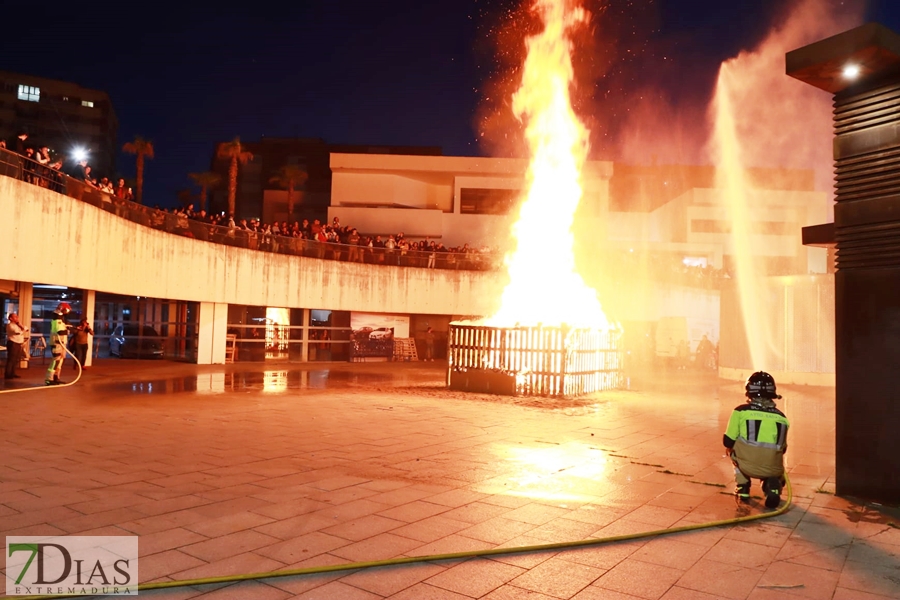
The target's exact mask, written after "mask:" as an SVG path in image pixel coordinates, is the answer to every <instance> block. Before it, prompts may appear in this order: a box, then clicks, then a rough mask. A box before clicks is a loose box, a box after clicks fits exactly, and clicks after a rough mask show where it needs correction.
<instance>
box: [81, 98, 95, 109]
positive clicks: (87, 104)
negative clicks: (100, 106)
mask: <svg viewBox="0 0 900 600" xmlns="http://www.w3.org/2000/svg"><path fill="white" fill-rule="evenodd" d="M81 105H82V106H87V107H88V108H94V103H93V102H91V101H90V100H82V101H81Z"/></svg>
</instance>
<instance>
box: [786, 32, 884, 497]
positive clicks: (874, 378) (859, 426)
mask: <svg viewBox="0 0 900 600" xmlns="http://www.w3.org/2000/svg"><path fill="white" fill-rule="evenodd" d="M786 62H787V74H788V75H790V76H791V77H795V78H797V79H799V80H801V81H804V82H806V83H808V84H810V85H813V86H815V87H817V88H820V89H822V90H825V91H826V92H829V93H831V94H833V95H834V169H835V189H836V195H837V198H836V204H835V207H834V224H833V227H828V226H827V225H822V226H814V227H809V228H805V230H804V243H810V244H816V245H834V247H835V248H836V250H837V251H836V265H835V266H836V270H835V315H834V318H835V346H836V348H835V351H836V354H835V360H836V364H835V369H836V385H837V389H836V410H837V415H836V424H837V431H836V453H835V454H836V470H837V472H836V483H837V493H838V494H840V495H849V496H857V497H860V498H865V499H869V500H875V501H879V502H883V503H898V502H900V36H898V35H897V34H896V33H894V32H893V31H891V30H889V29H887V28H885V27H883V26H881V25H878V24H876V23H869V24H867V25H863V26H861V27H857V28H856V29H852V30H850V31H846V32H844V33H841V34H839V35H836V36H834V37H830V38H827V39H824V40H822V41H819V42H816V43H814V44H810V45H808V46H804V47H803V48H799V49H797V50H794V51H792V52H789V53H788V54H787V57H786ZM830 236H833V237H832V238H831V239H828V238H829V237H830Z"/></svg>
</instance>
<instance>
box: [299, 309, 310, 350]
mask: <svg viewBox="0 0 900 600" xmlns="http://www.w3.org/2000/svg"><path fill="white" fill-rule="evenodd" d="M300 336H301V338H302V339H303V341H302V342H301V343H300V362H309V309H308V308H304V309H303V329H301V330H300Z"/></svg>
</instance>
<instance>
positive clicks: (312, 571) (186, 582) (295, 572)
mask: <svg viewBox="0 0 900 600" xmlns="http://www.w3.org/2000/svg"><path fill="white" fill-rule="evenodd" d="M784 479H785V491H786V492H787V497H786V499H785V502H784V506H782V507H780V508H778V509H777V510H774V511H772V512H765V513H758V514H755V515H745V516H743V517H736V518H734V519H723V520H720V521H712V522H709V523H698V524H694V525H684V526H681V527H672V528H670V529H655V530H653V531H644V532H641V533H629V534H625V535H614V536H610V537H605V538H591V539H586V540H576V541H571V542H556V543H550V544H536V545H532V546H516V547H513V548H488V549H485V550H470V551H466V552H451V553H449V554H431V555H428V556H404V557H401V558H390V559H386V560H373V561H367V562H355V563H344V564H339V565H324V566H321V567H306V568H303V569H286V570H283V571H269V572H264V573H245V574H239V575H223V576H221V577H204V578H200V579H181V580H175V581H157V582H153V583H141V584H138V586H137V590H138V591H139V592H143V591H148V590H162V589H171V588H181V587H190V586H198V585H211V584H215V583H237V582H241V581H254V580H259V579H274V578H278V577H294V576H300V575H316V574H321V573H334V572H337V571H353V570H358V569H371V568H375V567H391V566H397V565H408V564H413V563H427V562H435V561H439V560H454V559H463V558H478V557H486V556H500V555H505V554H521V553H523V552H543V551H548V550H566V549H570V548H582V547H585V546H597V545H600V544H611V543H614V542H626V541H630V540H639V539H642V538H650V537H657V536H661V535H669V534H673V533H684V532H688V531H697V530H699V529H709V528H712V527H722V526H726V525H737V524H740V523H747V522H750V521H758V520H761V519H770V518H772V517H777V516H779V515H782V514H784V513H785V512H787V510H788V509H789V508H790V506H791V501H792V500H793V491H792V489H791V481H790V479H789V478H788V476H787V473H785V475H784ZM79 596H83V594H68V595H46V596H16V597H13V596H7V597H6V598H4V599H0V600H12V599H13V598H21V599H22V600H26V599H27V600H37V599H44V600H50V599H52V598H76V597H79Z"/></svg>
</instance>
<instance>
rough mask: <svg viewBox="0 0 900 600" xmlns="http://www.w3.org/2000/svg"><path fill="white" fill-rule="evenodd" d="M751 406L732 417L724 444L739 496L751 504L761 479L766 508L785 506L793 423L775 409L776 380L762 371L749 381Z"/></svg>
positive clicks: (747, 386)
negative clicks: (752, 481) (786, 467)
mask: <svg viewBox="0 0 900 600" xmlns="http://www.w3.org/2000/svg"><path fill="white" fill-rule="evenodd" d="M744 389H745V390H746V392H747V394H746V395H747V403H746V404H741V405H740V406H738V407H737V408H735V409H734V411H733V412H732V413H731V418H730V419H729V420H728V429H727V431H725V436H724V437H723V439H722V442H723V443H724V444H725V448H726V452H727V453H728V455H729V456H730V457H731V460H732V462H733V463H734V479H735V481H736V482H737V489H736V490H735V494H737V496H738V497H739V498H740V499H741V501H742V502H750V479H751V478H754V479H761V480H762V488H763V493H765V495H766V507H767V508H775V507H777V506H778V504H779V503H780V502H781V490H782V488H783V487H784V453H785V452H786V451H787V433H788V427H789V426H790V423H788V420H787V417H785V416H784V413H783V412H781V411H780V410H778V409H777V408H776V407H775V400H779V399H781V396H779V395H778V394H777V393H775V379H774V378H773V377H772V376H771V375H769V374H768V373H765V372H763V371H758V372H756V373H754V374H753V375H751V376H750V378H749V379H747V385H746V386H745V388H744Z"/></svg>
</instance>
